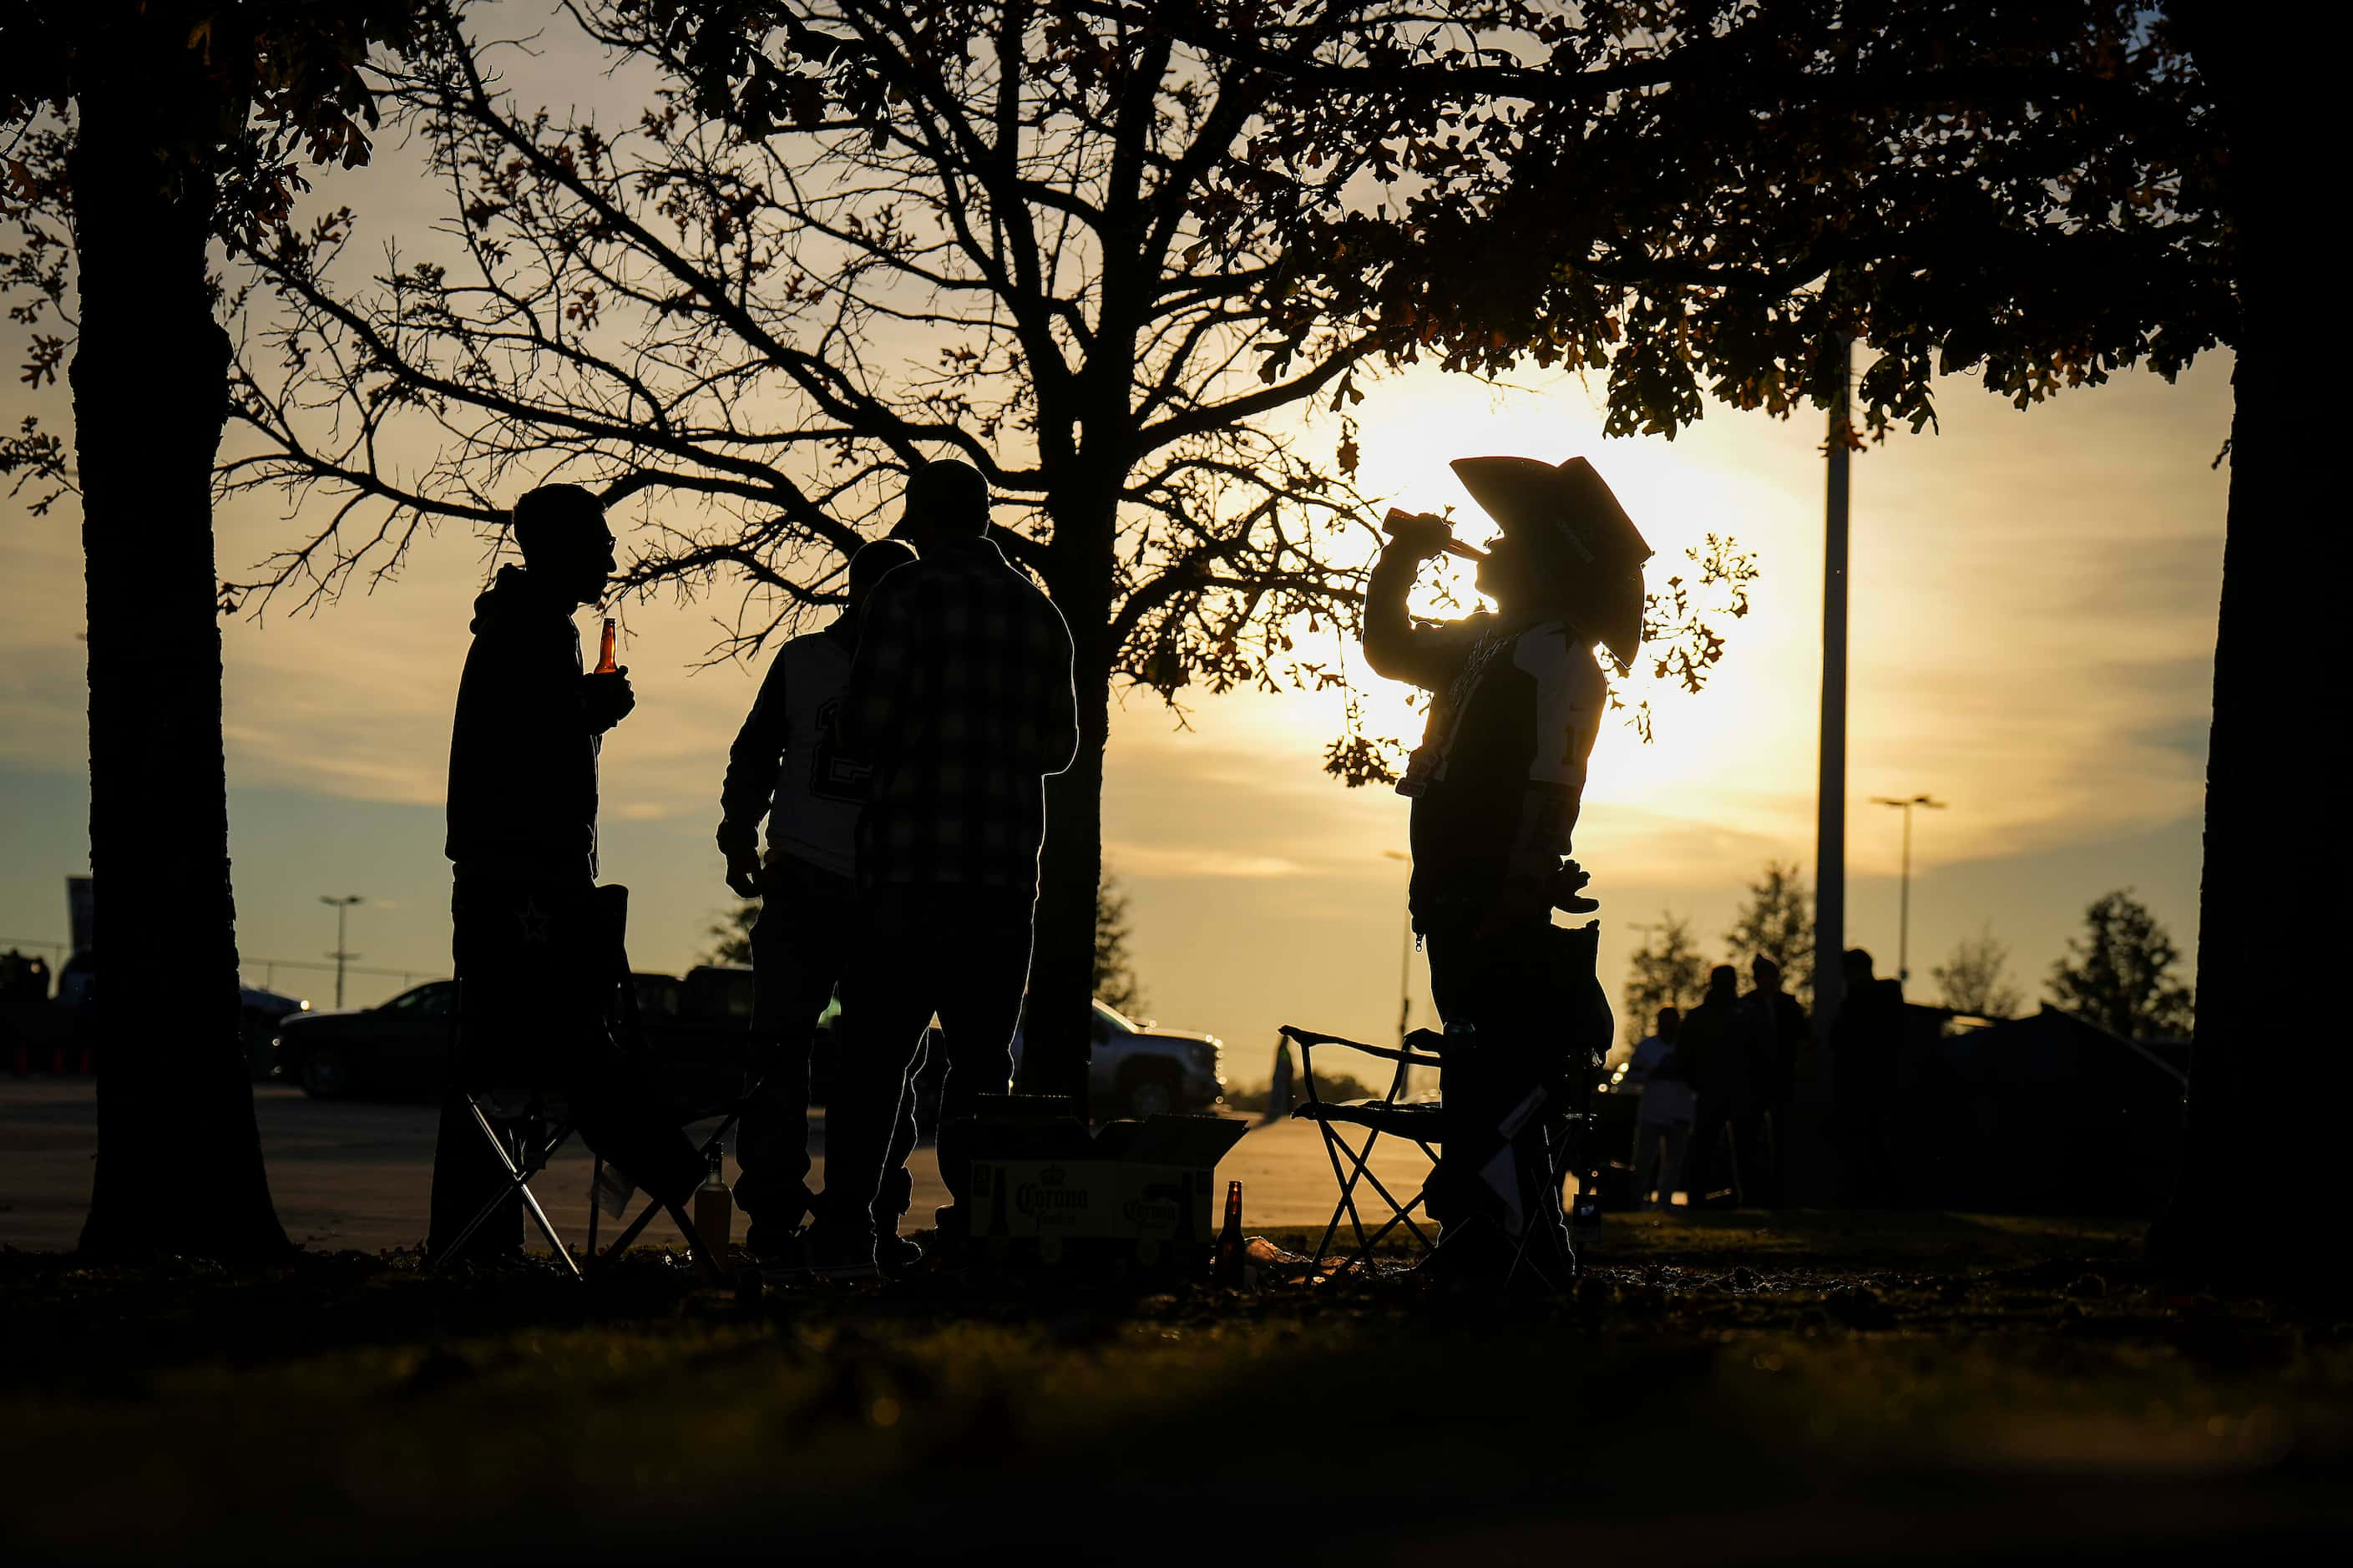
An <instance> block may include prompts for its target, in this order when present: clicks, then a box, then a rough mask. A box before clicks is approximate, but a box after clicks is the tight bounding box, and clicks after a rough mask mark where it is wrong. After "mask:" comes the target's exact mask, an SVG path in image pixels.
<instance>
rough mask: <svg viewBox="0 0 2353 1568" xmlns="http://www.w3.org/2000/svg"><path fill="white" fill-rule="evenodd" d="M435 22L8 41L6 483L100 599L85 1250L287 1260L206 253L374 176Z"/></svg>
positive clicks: (386, 2) (22, 2) (221, 400)
mask: <svg viewBox="0 0 2353 1568" xmlns="http://www.w3.org/2000/svg"><path fill="white" fill-rule="evenodd" d="M409 9H410V8H409V7H408V6H407V5H401V4H397V3H394V0H355V3H353V4H347V5H337V6H320V5H301V4H297V3H295V0H274V3H273V0H245V3H242V4H238V3H223V0H211V3H204V0H144V3H143V4H137V5H130V4H121V3H116V0H74V3H71V4H68V3H64V0H16V3H15V4H12V5H10V6H9V7H8V9H7V12H6V16H5V20H0V135H5V138H6V142H5V145H6V146H7V149H8V152H7V156H6V160H5V174H6V179H7V195H6V197H5V204H6V205H5V212H0V218H5V221H7V222H8V223H9V225H10V226H11V227H13V229H14V230H15V235H16V237H15V240H14V241H13V248H11V249H10V250H8V251H7V252H6V253H5V254H0V289H6V291H7V292H8V293H9V294H10V295H11V297H12V300H13V303H12V312H11V313H12V317H13V319H14V320H15V321H16V322H17V323H19V325H20V326H22V327H23V328H24V330H25V331H26V334H27V337H28V339H29V347H30V353H29V355H28V363H27V364H26V373H25V380H26V383H27V384H28V385H30V386H31V387H33V388H35V389H38V388H41V387H43V386H45V385H47V384H53V383H54V382H55V381H56V380H57V378H58V373H59V371H60V370H62V371H63V372H64V373H65V376H66V380H67V382H68V384H69V387H70V391H71V395H72V435H71V437H70V440H68V439H67V438H65V437H60V436H58V434H57V433H56V432H55V431H53V430H48V429H45V428H43V427H42V426H40V424H39V423H38V421H37V419H35V418H27V419H26V422H25V423H24V425H23V426H20V428H19V429H18V431H17V432H16V434H15V435H13V436H12V437H9V438H8V439H7V440H6V441H5V443H0V473H5V474H8V475H9V476H10V477H11V478H12V479H13V481H14V487H15V488H16V489H17V493H18V494H19V495H20V496H22V495H24V494H25V493H26V486H28V485H29V486H30V487H32V491H31V495H30V498H29V499H30V500H32V503H33V506H34V508H35V510H37V511H39V512H46V511H47V510H48V508H49V506H50V505H51V504H52V503H54V502H55V501H57V500H59V499H61V498H62V497H63V496H65V495H66V494H69V493H70V494H73V495H74V496H76V497H77V498H78V500H79V506H80V511H81V537H82V550H83V556H84V560H85V562H86V563H87V565H86V570H87V581H88V600H87V604H88V617H89V618H88V640H89V649H90V869H91V872H92V875H93V877H94V878H95V885H96V887H97V889H98V898H99V900H100V902H99V905H98V909H99V914H98V922H99V923H98V932H97V939H96V942H95V943H94V949H95V952H97V954H98V955H99V957H100V963H101V964H102V965H103V968H102V972H101V974H100V979H99V982H98V985H99V989H98V994H97V1004H96V1012H95V1026H96V1029H97V1061H98V1094H99V1100H98V1113H99V1153H98V1161H97V1167H96V1180H95V1185H94V1188H93V1191H92V1194H91V1197H90V1215H89V1218H88V1220H87V1222H86V1224H85V1225H84V1227H83V1230H82V1235H81V1247H82V1249H83V1250H84V1251H85V1252H89V1253H93V1254H102V1255H111V1256H142V1255H154V1254H159V1253H179V1254H203V1255H207V1256H212V1257H227V1258H252V1257H257V1256H262V1255H267V1254H270V1253H274V1252H278V1251H282V1250H283V1249H284V1248H285V1247H286V1245H287V1243H286V1237H285V1233H284V1232H283V1230H282V1229H281V1228H280V1226H279V1223H278V1220H277V1216H276V1215H275V1213H274V1211H273V1209H272V1206H271V1204H270V1200H269V1185H268V1182H267V1179H266V1177H265V1176H264V1173H263V1170H262V1163H261V1150H260V1142H259V1135H258V1132H257V1131H256V1127H255V1122H254V1116H253V1103H252V1095H251V1091H250V1089H249V1087H248V1082H247V1078H246V1067H245V1053H244V1048H243V1046H242V1044H241V1042H240V1038H239V1034H238V1002H237V932H236V910H235V906H234V900H233V898H232V895H231V891H230V885H229V866H228V807H227V778H226V773H225V765H224V755H223V749H222V738H221V662H220V633H219V627H218V624H217V621H216V601H217V598H218V595H219V580H218V578H217V577H216V574H215V571H214V562H213V531H212V498H211V489H210V487H211V482H212V468H213V461H214V456H215V453H216V448H217V447H218V445H219V442H220V437H221V430H222V426H223V421H224V419H225V418H226V417H227V410H228V363H229V344H228V339H227V334H226V333H225V332H224V331H223V330H222V328H221V326H220V325H219V323H218V321H216V318H215V310H216V304H217V302H218V290H217V288H216V280H215V278H214V276H213V274H212V270H211V268H210V265H209V259H208V255H207V247H209V246H211V245H212V244H214V243H215V242H216V241H218V240H223V239H234V240H237V241H238V242H241V243H245V244H248V245H249V244H253V243H256V242H258V241H259V239H260V238H261V237H264V236H267V235H269V234H270V233H271V232H273V231H275V230H276V229H278V228H279V227H280V226H282V224H283V223H284V221H285V219H286V217H287V215H288V213H289V212H290V207H291V204H292V202H293V200H294V199H295V197H296V195H298V194H299V192H300V191H301V189H302V188H303V186H304V183H305V181H304V176H303V174H302V170H303V167H304V166H305V165H306V164H320V165H330V164H334V165H344V166H349V165H351V164H354V163H364V162H365V161H366V159H367V157H368V155H369V150H370V143H369V139H368V130H369V128H370V127H372V126H373V125H374V124H375V107H374V104H373V102H372V100H371V99H370V97H369V92H368V89H367V85H366V83H365V81H364V62H365V60H366V59H367V58H368V56H369V54H370V51H371V50H372V49H378V48H380V47H385V46H387V45H394V44H396V43H397V42H398V41H399V39H400V38H401V37H403V36H404V35H405V31H406V26H407V25H408V12H409Z"/></svg>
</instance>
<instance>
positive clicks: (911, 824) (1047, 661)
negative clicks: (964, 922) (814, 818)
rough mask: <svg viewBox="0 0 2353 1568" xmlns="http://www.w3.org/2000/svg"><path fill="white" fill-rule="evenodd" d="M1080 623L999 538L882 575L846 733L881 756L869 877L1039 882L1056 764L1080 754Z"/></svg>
mask: <svg viewBox="0 0 2353 1568" xmlns="http://www.w3.org/2000/svg"><path fill="white" fill-rule="evenodd" d="M837 733H838V735H839V741H840V743H841V746H842V749H843V750H844V751H845V752H848V753H849V754H850V755H852V756H856V757H860V758H862V759H864V760H865V761H867V762H868V763H871V764H872V766H873V769H874V776H873V784H872V788H871V793H870V794H869V795H868V796H867V801H866V808H865V810H864V812H863V813H861V814H860V817H859V822H858V879H859V881H860V883H861V884H863V885H865V886H868V887H874V886H877V885H881V884H885V883H925V884H929V883H960V884H965V885H974V886H987V887H1002V888H1021V889H1028V890H1029V891H1030V892H1031V893H1033V894H1034V893H1035V892H1036V890H1037V887H1038V850H1039V846H1040V845H1042V844H1043V843H1044V842H1045V837H1046V791H1045V779H1044V775H1046V774H1048V773H1060V772H1061V771H1062V770H1063V769H1065V768H1067V767H1069V766H1070V765H1071V761H1072V759H1073V758H1075V757H1076V756H1077V755H1078V748H1079V713H1078V699H1077V695H1076V692H1075V689H1074V688H1073V686H1072V683H1071V631H1070V627H1069V626H1067V625H1065V624H1064V622H1063V620H1062V614H1061V612H1060V610H1057V609H1056V608H1055V607H1054V605H1053V604H1052V602H1051V601H1050V600H1049V599H1048V598H1047V597H1046V595H1043V594H1041V593H1039V591H1038V589H1037V588H1036V587H1035V586H1033V585H1032V584H1030V582H1029V579H1028V578H1026V577H1024V576H1023V575H1022V574H1020V573H1019V572H1018V571H1016V570H1014V568H1013V567H1012V566H1011V565H1010V564H1008V563H1007V561H1006V559H1005V557H1004V555H1003V554H1002V553H1001V552H999V551H998V550H997V546H996V545H995V544H993V543H991V542H989V541H987V539H977V538H976V539H970V540H958V541H955V542H950V543H947V544H943V545H940V546H938V547H936V548H934V550H933V551H932V552H930V553H929V554H927V555H925V556H924V557H923V559H922V560H921V561H916V562H911V563H908V564H907V565H904V566H901V567H899V568H897V569H896V570H894V571H892V572H891V573H890V574H887V575H886V576H884V577H883V579H882V580H881V582H880V583H878V584H875V586H874V591H873V594H872V595H871V597H870V598H869V599H868V600H867V601H866V605H865V608H864V610H863V611H862V612H861V614H860V626H859V638H858V657H857V659H856V660H855V662H853V663H852V665H851V666H850V671H849V689H848V690H847V691H845V692H844V694H843V696H842V703H841V717H840V720H839V730H838V731H837Z"/></svg>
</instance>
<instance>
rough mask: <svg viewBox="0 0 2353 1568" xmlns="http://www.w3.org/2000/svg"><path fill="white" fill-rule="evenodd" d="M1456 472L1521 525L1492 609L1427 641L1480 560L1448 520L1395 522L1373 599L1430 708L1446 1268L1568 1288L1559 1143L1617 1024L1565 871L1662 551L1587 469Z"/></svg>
mask: <svg viewBox="0 0 2353 1568" xmlns="http://www.w3.org/2000/svg"><path fill="white" fill-rule="evenodd" d="M1453 468H1454V471H1455V473H1456V475H1457V476H1458V477H1459V478H1461V480H1462V482H1463V485H1464V487H1465V488H1466V489H1469V490H1470V492H1471V494H1472V498H1473V499H1474V500H1477V501H1478V502H1479V503H1480V505H1481V506H1482V508H1483V509H1484V510H1486V511H1487V512H1488V513H1489V514H1490V515H1491V516H1493V518H1494V519H1495V521H1497V522H1498V523H1500V524H1501V525H1502V527H1503V536H1502V537H1501V538H1500V539H1498V540H1497V541H1496V542H1495V543H1494V544H1493V546H1492V547H1491V548H1490V549H1489V550H1488V551H1487V552H1485V554H1484V556H1483V558H1482V559H1481V560H1480V563H1479V567H1478V575H1477V585H1478V589H1479V591H1480V593H1482V595H1486V596H1487V597H1488V598H1489V599H1491V600H1493V603H1494V605H1495V607H1494V609H1493V610H1492V611H1488V610H1481V611H1479V612H1477V613H1475V614H1473V615H1471V616H1466V617H1464V618H1462V619H1461V620H1456V621H1451V622H1446V623H1442V624H1436V625H1431V624H1427V623H1417V622H1416V621H1415V620H1414V619H1413V617H1412V616H1410V615H1409V613H1408V611H1407V608H1406V600H1407V595H1409V593H1410V591H1411V590H1412V587H1413V583H1414V578H1415V576H1416V574H1417V573H1418V571H1419V567H1420V564H1421V563H1423V562H1424V561H1427V560H1429V559H1430V558H1431V557H1433V556H1436V555H1438V554H1440V552H1447V551H1450V550H1451V551H1452V552H1455V553H1471V554H1474V555H1475V554H1477V553H1478V552H1475V551H1471V552H1466V551H1465V550H1464V549H1463V548H1462V547H1461V546H1460V545H1458V544H1457V543H1456V542H1454V541H1453V540H1452V539H1451V535H1450V531H1449V528H1448V525H1447V524H1446V523H1445V522H1444V521H1441V520H1440V519H1438V518H1434V517H1417V516H1411V515H1406V514H1398V513H1393V514H1392V515H1391V522H1390V540H1389V542H1388V545H1387V547H1386V548H1384V549H1383V550H1382V552H1381V555H1380V558H1379V560H1378V561H1377V563H1375V565H1374V567H1373V572H1372V580H1371V583H1370V584H1369V585H1368V587H1367V589H1366V596H1365V632H1364V642H1365V658H1366V662H1367V663H1368V664H1370V665H1371V666H1372V668H1373V669H1374V671H1375V672H1376V673H1377V674H1379V675H1383V676H1386V677H1388V678H1389V679H1395V680H1406V681H1410V682H1412V683H1413V684H1414V685H1416V686H1419V687H1421V688H1423V689H1426V690H1428V691H1429V692H1430V693H1431V702H1430V716H1429V725H1428V729H1427V731H1426V732H1425V734H1424V736H1423V739H1422V743H1421V744H1420V746H1419V747H1418V748H1417V749H1416V750H1415V751H1414V752H1413V755H1412V758H1411V760H1410V762H1409V765H1408V767H1407V770H1406V774H1405V777H1404V779H1403V780H1401V781H1400V782H1399V784H1398V794H1400V795H1406V796H1408V797H1409V798H1410V799H1411V800H1412V802H1413V808H1412V809H1413V815H1412V845H1413V880H1412V884H1411V888H1410V891H1409V900H1410V909H1411V913H1412V917H1413V929H1414V931H1416V932H1417V933H1418V934H1419V936H1420V937H1421V938H1422V939H1423V940H1424V941H1425V942H1426V943H1427V944H1428V948H1429V952H1430V991H1431V994H1432V997H1433V999H1434V1000H1435V1002H1436V1003H1437V1005H1438V1010H1439V1014H1440V1016H1441V1018H1442V1019H1443V1020H1444V1021H1445V1024H1446V1029H1447V1036H1446V1046H1445V1050H1444V1056H1445V1065H1444V1067H1443V1068H1441V1072H1440V1092H1441V1095H1442V1098H1443V1100H1444V1104H1445V1120H1444V1122H1443V1132H1444V1140H1445V1141H1444V1144H1443V1149H1442V1158H1441V1160H1440V1165H1439V1168H1438V1170H1437V1171H1436V1172H1434V1173H1432V1176H1431V1180H1430V1214H1431V1215H1432V1216H1433V1217H1434V1218H1436V1219H1437V1220H1438V1221H1439V1222H1440V1227H1441V1232H1442V1239H1441V1241H1440V1249H1439V1254H1438V1257H1439V1258H1440V1260H1441V1267H1442V1268H1447V1269H1449V1270H1454V1271H1459V1272H1460V1273H1461V1274H1462V1275H1463V1276H1464V1277H1466V1278H1472V1277H1481V1276H1484V1275H1486V1274H1487V1272H1488V1270H1489V1268H1490V1267H1491V1266H1494V1268H1493V1274H1494V1277H1495V1278H1499V1279H1500V1278H1503V1277H1504V1275H1505V1274H1506V1273H1507V1271H1508V1269H1509V1268H1510V1266H1511V1264H1512V1262H1514V1260H1516V1259H1519V1258H1523V1257H1526V1258H1530V1259H1531V1260H1532V1261H1533V1262H1534V1263H1535V1267H1536V1268H1537V1269H1538V1270H1539V1271H1540V1272H1543V1273H1545V1274H1546V1275H1548V1276H1550V1277H1552V1278H1555V1279H1558V1278H1561V1277H1563V1276H1564V1275H1565V1274H1566V1272H1567V1270H1568V1269H1570V1268H1573V1267H1574V1263H1573V1259H1572V1258H1571V1255H1570V1251H1569V1242H1568V1234H1567V1224H1566V1222H1565V1218H1564V1216H1563V1215H1562V1213H1561V1206H1560V1187H1559V1184H1558V1182H1557V1180H1556V1174H1557V1173H1556V1160H1555V1158H1554V1156H1553V1153H1552V1150H1553V1146H1554V1140H1556V1138H1557V1137H1558V1136H1559V1135H1560V1129H1561V1128H1562V1126H1563V1125H1564V1121H1563V1118H1564V1117H1565V1114H1566V1112H1567V1110H1568V1109H1569V1107H1568V1106H1567V1104H1565V1103H1563V1100H1564V1097H1565V1095H1566V1094H1567V1092H1568V1084H1569V1081H1570V1078H1571V1077H1572V1076H1573V1075H1574V1074H1575V1073H1576V1072H1577V1071H1580V1070H1582V1069H1583V1068H1584V1067H1585V1065H1586V1059H1585V1058H1586V1055H1587V1054H1589V1053H1590V1051H1591V1050H1592V1049H1593V1047H1595V1046H1596V1045H1597V1044H1598V1045H1599V1047H1603V1048H1606V1047H1607V1046H1608V1044H1609V1034H1610V1023H1609V1003H1608V1001H1607V999H1606V997H1605V996H1604V995H1603V994H1601V991H1600V988H1599V984H1597V983H1596V981H1595V979H1594V976H1593V974H1592V957H1591V948H1592V934H1593V933H1592V932H1591V931H1555V930H1554V928H1553V925H1552V911H1553V910H1554V908H1555V907H1556V904H1557V905H1558V906H1559V907H1562V908H1567V909H1572V910H1587V909H1591V908H1593V907H1594V906H1593V904H1592V902H1591V900H1585V899H1582V898H1578V897H1577V889H1578V888H1580V887H1581V886H1582V885H1583V883H1584V881H1585V877H1584V874H1583V873H1582V872H1581V871H1580V870H1579V869H1578V868H1577V866H1576V862H1574V861H1572V860H1567V855H1568V853H1569V850H1570V847H1571V842H1572V838H1573V836H1574V833H1575V829H1576V826H1577V815H1578V810H1579V806H1580V804H1581V798H1582V796H1583V794H1584V789H1585V771H1586V760H1587V758H1588V755H1589V754H1590V753H1591V752H1592V750H1593V745H1594V742H1595V740H1596V739H1597V737H1598V736H1599V733H1600V727H1601V720H1602V715H1603V713H1604V712H1605V711H1606V710H1607V709H1608V707H1609V683H1608V681H1607V679H1605V677H1604V676H1603V674H1602V669H1601V666H1600V664H1599V661H1598V660H1597V659H1596V658H1595V657H1594V652H1593V648H1594V645H1595V644H1596V643H1597V642H1606V643H1607V644H1608V645H1609V648H1610V650H1611V652H1612V653H1613V654H1615V655H1616V657H1617V658H1619V659H1620V660H1621V661H1622V660H1625V659H1629V658H1631V657H1632V656H1633V653H1634V651H1635V649H1636V648H1637V647H1639V646H1640V644H1641V618H1642V579H1641V563H1642V562H1643V561H1644V560H1646V559H1647V558H1648V557H1649V555H1650V553H1651V551H1650V547H1649V546H1648V545H1647V544H1645V543H1644V542H1642V538H1641V534H1640V533H1638V532H1637V531H1635V528H1634V525H1633V523H1632V522H1631V521H1630V520H1629V519H1628V518H1627V516H1626V514H1625V512H1624V511H1623V510H1620V507H1619V505H1618V502H1617V500H1616V498H1615V497H1613V496H1612V495H1611V494H1610V493H1609V486H1608V485H1607V484H1605V483H1603V482H1602V479H1601V476H1600V475H1599V474H1598V473H1596V472H1595V471H1594V469H1593V467H1592V465H1591V464H1589V463H1588V462H1587V461H1586V460H1585V459H1583V458H1571V459H1569V460H1568V461H1567V462H1566V463H1563V464H1561V465H1559V466H1558V467H1557V468H1555V467H1553V466H1551V465H1548V464H1546V463H1541V462H1537V461H1535V460H1534V459H1531V458H1465V459H1462V460H1461V461H1459V462H1457V463H1455V464H1454V465H1453Z"/></svg>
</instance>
